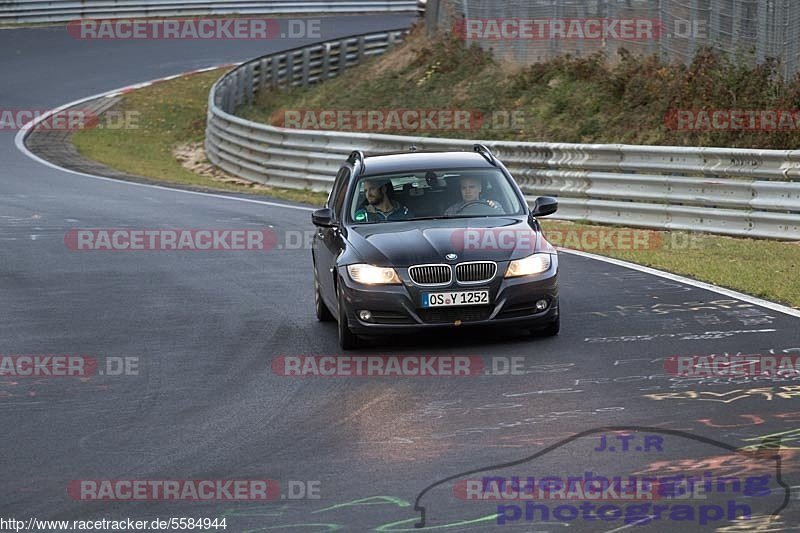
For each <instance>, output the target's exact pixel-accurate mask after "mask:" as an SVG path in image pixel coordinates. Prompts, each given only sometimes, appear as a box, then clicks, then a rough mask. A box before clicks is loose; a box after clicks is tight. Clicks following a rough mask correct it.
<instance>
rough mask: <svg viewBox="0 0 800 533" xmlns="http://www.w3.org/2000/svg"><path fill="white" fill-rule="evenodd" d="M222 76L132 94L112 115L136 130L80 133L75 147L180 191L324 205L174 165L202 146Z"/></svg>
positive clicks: (304, 193) (315, 196)
mask: <svg viewBox="0 0 800 533" xmlns="http://www.w3.org/2000/svg"><path fill="white" fill-rule="evenodd" d="M223 73H224V70H222V69H219V70H213V71H210V72H203V73H200V74H195V75H192V76H187V77H185V78H177V79H175V80H170V81H165V82H160V83H156V84H154V85H151V86H149V87H147V88H144V89H140V90H137V91H132V92H129V93H127V94H125V95H124V96H123V99H122V102H121V103H120V104H118V105H117V106H115V107H114V109H113V111H114V112H124V113H126V114H127V115H128V116H130V117H132V119H133V120H132V121H131V122H130V123H131V125H132V126H136V127H129V128H118V129H113V128H111V129H109V128H106V129H103V128H94V129H86V130H81V131H78V132H76V133H75V134H74V135H73V136H72V142H73V143H74V144H75V146H76V148H77V149H78V152H80V153H81V154H82V155H84V156H86V157H88V158H89V159H93V160H95V161H99V162H100V163H103V164H105V165H107V166H109V167H112V168H115V169H118V170H122V171H124V172H128V173H131V174H135V175H138V176H144V177H148V178H154V179H158V180H161V181H164V182H167V183H172V184H177V185H186V186H196V187H208V188H213V189H218V190H223V191H232V192H248V193H255V194H262V195H265V196H271V197H275V198H281V199H285V200H292V201H298V202H306V203H312V204H315V205H321V204H324V202H325V199H326V198H327V194H324V193H319V192H312V191H309V190H293V189H281V188H277V187H269V188H250V187H247V186H242V185H234V184H230V183H224V182H221V181H218V180H214V179H211V178H210V177H205V176H201V175H198V174H195V173H194V172H192V171H190V170H188V169H186V168H184V167H183V166H182V165H181V164H180V162H178V161H177V160H176V159H175V157H174V155H173V150H174V149H175V147H177V146H180V145H184V144H187V143H191V142H200V141H202V140H203V138H204V135H205V124H206V109H207V105H206V103H207V99H208V92H209V90H210V89H211V85H212V84H213V83H214V82H215V81H216V80H217V79H219V77H220V76H222V74H223ZM101 123H102V120H101Z"/></svg>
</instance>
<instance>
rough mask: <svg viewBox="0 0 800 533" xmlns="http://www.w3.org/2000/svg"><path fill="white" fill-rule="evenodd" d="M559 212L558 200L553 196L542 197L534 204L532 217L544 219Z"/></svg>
mask: <svg viewBox="0 0 800 533" xmlns="http://www.w3.org/2000/svg"><path fill="white" fill-rule="evenodd" d="M557 210H558V200H556V199H555V198H553V197H552V196H540V197H539V198H537V199H536V201H535V202H533V207H532V208H531V215H533V216H535V217H544V216H547V215H552V214H553V213H555V212H556V211H557Z"/></svg>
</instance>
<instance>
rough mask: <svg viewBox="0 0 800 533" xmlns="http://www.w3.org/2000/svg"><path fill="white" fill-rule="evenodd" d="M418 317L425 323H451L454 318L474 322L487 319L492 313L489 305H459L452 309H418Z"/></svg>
mask: <svg viewBox="0 0 800 533" xmlns="http://www.w3.org/2000/svg"><path fill="white" fill-rule="evenodd" d="M417 312H418V313H419V317H420V318H421V319H422V321H423V322H425V323H426V324H452V323H453V322H455V321H456V320H460V321H461V322H475V321H478V320H488V318H489V315H491V314H492V309H491V308H490V307H459V308H452V309H418V310H417Z"/></svg>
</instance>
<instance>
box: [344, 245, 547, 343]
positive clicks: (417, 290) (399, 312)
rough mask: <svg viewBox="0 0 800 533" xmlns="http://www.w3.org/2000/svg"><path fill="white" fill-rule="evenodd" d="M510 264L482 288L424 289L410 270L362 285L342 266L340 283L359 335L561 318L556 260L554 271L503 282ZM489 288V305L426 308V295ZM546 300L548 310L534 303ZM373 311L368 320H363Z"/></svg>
mask: <svg viewBox="0 0 800 533" xmlns="http://www.w3.org/2000/svg"><path fill="white" fill-rule="evenodd" d="M506 266H507V265H506V264H498V269H497V270H498V272H497V275H496V276H495V277H494V278H493V279H492V280H491V281H489V282H487V283H485V284H479V285H460V284H458V283H456V282H453V283H451V284H450V285H448V286H444V287H435V288H434V287H422V286H418V285H416V284H414V283H413V282H412V281H411V279H410V278H409V276H408V270H407V269H403V268H398V269H396V271H397V273H398V276H399V277H400V278H401V280H402V282H403V283H402V284H397V285H363V284H360V283H356V282H355V281H353V280H352V279H351V278H350V276H349V275H348V274H347V271H346V268H345V267H340V271H339V283H340V284H341V288H342V294H343V296H344V304H345V310H346V314H347V318H348V325H349V327H350V329H351V331H353V333H356V334H359V335H380V334H391V333H400V332H403V331H406V330H413V329H428V328H442V327H456V326H480V325H495V324H496V325H508V326H522V327H529V328H537V327H542V326H546V325H547V324H549V323H552V322H553V321H555V320H556V318H558V313H559V309H558V259H557V256H555V255H554V256H553V260H552V261H551V265H550V269H549V270H547V271H545V272H543V273H541V274H538V275H535V276H520V277H516V278H507V279H506V278H504V277H503V275H504V274H505V269H506ZM470 290H488V291H489V302H490V303H489V305H470V306H462V307H436V308H428V309H424V308H422V304H421V302H422V294H423V293H425V292H428V293H433V292H450V291H470ZM539 300H546V301H547V302H548V306H547V308H546V309H545V310H544V311H538V310H536V307H535V305H536V302H537V301H539ZM362 310H367V311H370V313H371V314H372V318H371V319H370V320H369V321H366V320H362V319H361V318H359V312H360V311H362Z"/></svg>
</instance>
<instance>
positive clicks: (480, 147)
mask: <svg viewBox="0 0 800 533" xmlns="http://www.w3.org/2000/svg"><path fill="white" fill-rule="evenodd" d="M472 151H473V152H478V153H479V154H481V155H482V156H483V157H484V158H485V159H486V160H487V161H488V162H489V163H491V164H492V165H494V166H497V160H496V159H495V158H494V154H493V153H492V151H491V150H489V148H488V147H487V146H486V145H485V144H480V143H475V144H473V145H472Z"/></svg>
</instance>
